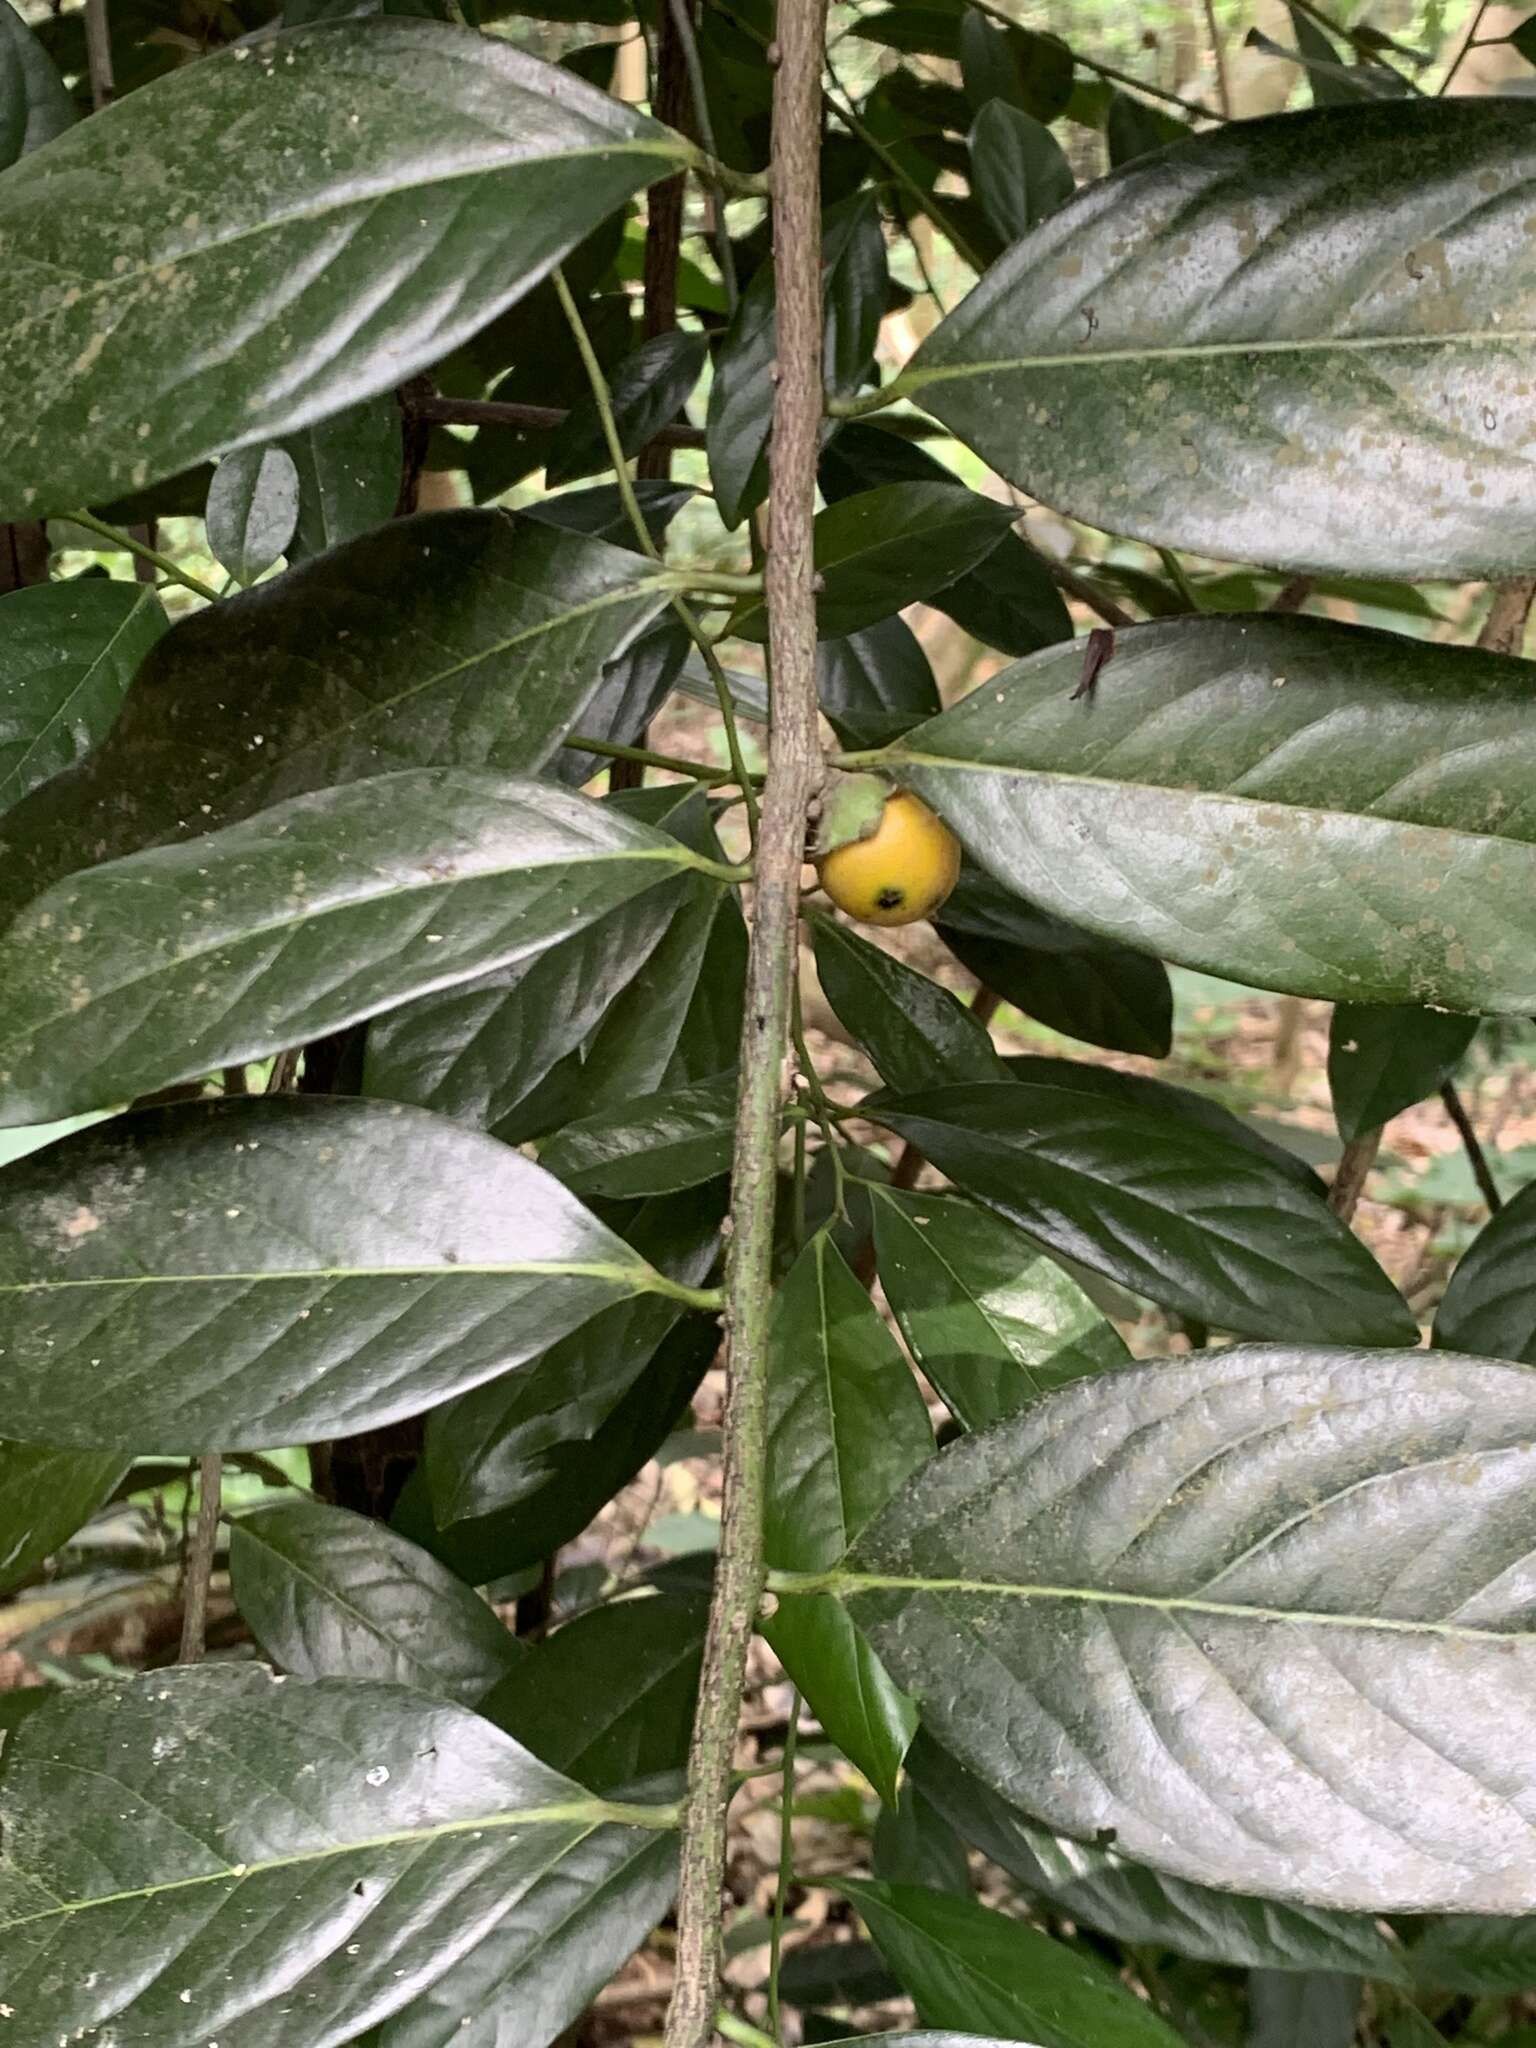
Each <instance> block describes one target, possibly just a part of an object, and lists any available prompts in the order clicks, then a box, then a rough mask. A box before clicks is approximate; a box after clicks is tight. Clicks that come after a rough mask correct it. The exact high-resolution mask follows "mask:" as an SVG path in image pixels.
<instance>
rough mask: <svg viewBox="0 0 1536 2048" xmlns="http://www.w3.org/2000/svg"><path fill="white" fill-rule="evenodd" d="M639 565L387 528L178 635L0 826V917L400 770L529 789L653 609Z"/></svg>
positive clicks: (210, 613)
mask: <svg viewBox="0 0 1536 2048" xmlns="http://www.w3.org/2000/svg"><path fill="white" fill-rule="evenodd" d="M665 602H666V592H665V589H664V587H663V586H662V585H661V583H660V582H659V581H658V578H657V576H656V572H655V568H654V565H653V564H651V563H649V562H647V561H646V560H645V559H644V558H643V557H641V556H639V555H635V554H630V553H627V552H625V551H624V550H622V549H618V548H612V547H608V546H606V545H605V544H604V543H602V542H601V541H595V540H577V539H574V538H572V537H571V536H570V535H568V534H563V533H557V532H555V531H553V530H552V529H551V528H550V527H549V526H548V525H546V524H544V523H542V522H535V521H531V520H520V519H513V518H512V517H511V516H510V515H508V514H507V513H504V512H434V513H428V514H425V515H423V516H422V517H421V518H419V519H412V520H403V521H400V522H399V523H397V524H395V525H392V526H389V527H386V528H384V529H383V530H382V531H379V532H377V533H372V534H369V535H367V536H366V537H364V538H363V539H360V540H357V541H354V542H352V543H351V544H349V545H347V546H344V547H342V548H340V549H338V550H336V551H335V552H334V553H331V554H328V555H326V556H324V557H323V558H322V559H320V560H317V561H312V562H307V563H305V564H304V565H303V566H302V567H300V568H298V569H293V570H290V571H289V572H288V573H287V574H286V575H285V576H281V577H279V578H277V579H276V580H275V581H274V582H272V583H269V584H264V585H263V586H262V587H261V588H260V589H258V590H253V591H249V592H247V593H245V594H244V595H242V596H240V597H235V598H230V599H227V600H226V601H225V602H224V603H222V604H218V605H210V606H209V607H208V608H207V609H206V610H204V611H202V612H199V613H198V614H196V616H194V617H192V618H189V619H185V620H183V621H181V622H180V623H179V624H178V625H177V626H176V627H175V629H174V630H173V631H172V632H170V633H168V634H167V635H166V636H165V641H164V644H163V645H162V646H161V647H159V648H157V649H156V651H155V656H154V659H153V661H151V662H148V663H146V664H145V667H144V670H143V673H142V675H141V677H140V679H139V681H138V683H137V686H136V687H135V688H134V689H133V690H131V691H130V693H129V696H128V700H127V703H126V705H125V706H124V709H123V715H122V717H121V718H120V719H119V721H118V723H117V726H116V727H115V729H114V730H113V732H112V734H111V736H110V738H109V739H108V740H107V741H106V742H105V743H104V744H103V745H102V746H101V747H100V748H98V749H97V751H96V752H95V754H94V755H92V757H91V758H90V759H89V760H88V761H87V762H85V763H83V764H82V765H81V767H80V768H79V769H78V770H77V771H75V772H74V773H72V774H70V775H67V776H63V777H60V778H59V779H58V780H57V781H55V782H54V783H53V784H52V785H50V786H49V787H48V788H47V789H45V790H39V791H38V792H37V793H36V794H35V795H34V796H33V797H31V798H30V799H29V800H28V802H27V804H26V805H25V807H24V808H20V809H18V810H17V812H16V814H15V816H14V817H13V818H8V819H6V820H5V822H4V827H3V838H0V856H3V858H0V905H3V906H5V907H6V908H7V909H9V908H13V907H16V906H19V905H20V904H21V903H23V902H25V901H26V900H27V899H28V898H29V897H30V896H32V895H35V894H36V893H37V892H38V891H39V890H41V889H43V888H46V887H47V885H48V884H49V883H50V882H53V881H57V880H58V879H59V878H60V877H61V876H63V875H66V874H71V873H73V872H74V871H75V870H76V869H77V868H79V866H80V865H81V860H82V849H83V848H88V849H89V854H90V857H91V858H93V859H95V860H109V859H112V858H115V857H116V856H117V855H119V854H124V853H133V852H136V851H138V849H139V848H140V847H144V846H153V845H156V844H159V843H161V842H163V841H167V840H177V839H186V838H189V837H191V836H192V835H193V834H194V833H197V832H204V831H208V830H211V829H212V828H213V827H215V826H218V825H222V824H227V823H230V822H231V821H232V820H234V819H237V818H243V817H247V816H249V815H250V813H251V812H253V811H258V810H262V809H264V808H265V807H266V806H267V805H269V804H272V803H276V802H278V801H280V800H281V799H282V798H284V797H290V796H298V795H301V794H303V793H305V792H307V791H309V790H323V789H329V788H332V787H334V786H335V785H336V784H337V783H343V782H352V781H356V780H357V779H359V778H360V777H363V776H368V775H376V774H378V773H379V772H380V771H381V770H384V769H389V768H400V767H464V768H496V769H501V770H504V771H506V772H508V773H511V774H520V775H531V774H533V773H535V772H536V771H537V770H538V769H539V768H541V767H542V766H543V765H544V763H545V762H546V761H547V760H548V759H549V758H550V756H551V754H552V753H553V752H554V749H555V747H556V746H557V745H558V743H559V741H560V740H561V739H563V738H564V736H565V734H566V733H567V732H568V731H569V730H570V729H571V727H572V726H573V725H574V724H575V723H576V722H577V721H578V720H579V718H580V716H581V714H582V712H583V711H584V709H585V708H586V706H587V704H588V703H589V701H590V700H591V698H592V696H593V693H594V692H595V691H596V690H597V688H598V686H599V683H600V680H601V678H602V675H603V671H604V668H605V666H606V665H607V663H608V662H610V661H611V660H612V659H613V658H614V656H615V655H617V654H619V653H620V652H621V651H622V650H623V649H624V648H625V647H626V646H627V645H628V644H629V643H630V641H631V640H632V639H633V637H634V636H635V635H636V634H637V633H638V632H640V631H641V629H642V628H643V627H644V626H645V625H646V624H647V623H648V622H649V621H650V620H651V619H653V618H654V617H655V616H656V614H657V613H658V612H659V611H660V610H661V608H662V606H663V605H664V604H665Z"/></svg>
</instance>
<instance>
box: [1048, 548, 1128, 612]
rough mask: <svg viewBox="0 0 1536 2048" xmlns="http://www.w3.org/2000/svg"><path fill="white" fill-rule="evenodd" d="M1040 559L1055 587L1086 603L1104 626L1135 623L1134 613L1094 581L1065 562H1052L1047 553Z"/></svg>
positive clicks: (1081, 602)
mask: <svg viewBox="0 0 1536 2048" xmlns="http://www.w3.org/2000/svg"><path fill="white" fill-rule="evenodd" d="M1041 560H1042V561H1043V562H1044V563H1045V566H1046V568H1047V569H1048V570H1049V571H1050V576H1051V581H1052V582H1053V583H1054V584H1055V586H1056V588H1057V589H1058V590H1060V591H1064V592H1065V593H1066V595H1067V596H1068V597H1075V598H1076V599H1077V601H1078V603H1079V604H1085V605H1087V607H1088V609H1089V611H1091V612H1095V613H1097V615H1098V616H1099V617H1100V618H1101V619H1102V620H1103V621H1104V623H1105V625H1106V626H1115V627H1120V626H1134V625H1135V624H1136V623H1137V622H1136V617H1135V614H1134V613H1132V612H1128V611H1127V610H1126V609H1125V607H1124V606H1123V605H1119V604H1116V602H1115V600H1114V599H1113V598H1112V597H1110V596H1109V595H1108V594H1107V593H1106V592H1105V591H1102V590H1100V589H1099V587H1098V585H1097V584H1096V583H1090V582H1089V581H1088V580H1087V578H1086V577H1084V576H1079V575H1078V573H1077V571H1076V570H1075V569H1069V568H1068V567H1067V565H1066V563H1065V562H1053V561H1052V560H1051V559H1050V557H1049V556H1048V555H1042V556H1041Z"/></svg>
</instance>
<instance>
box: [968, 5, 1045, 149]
mask: <svg viewBox="0 0 1536 2048" xmlns="http://www.w3.org/2000/svg"><path fill="white" fill-rule="evenodd" d="M960 69H961V73H962V75H963V76H964V79H965V94H966V98H967V99H968V100H969V101H970V102H971V105H972V106H973V107H976V108H978V109H980V108H982V107H984V106H985V105H986V104H987V102H988V101H989V100H995V99H1000V100H1006V101H1007V102H1008V103H1009V104H1010V105H1011V106H1015V107H1019V108H1021V109H1022V110H1023V112H1024V113H1026V114H1031V115H1033V116H1034V118H1035V119H1036V120H1038V121H1054V120H1055V119H1056V117H1057V116H1058V114H1064V113H1065V112H1066V110H1067V102H1068V100H1069V99H1070V98H1071V95H1072V71H1073V64H1072V53H1071V51H1070V50H1069V49H1068V48H1067V46H1066V44H1065V43H1064V42H1062V41H1061V40H1060V38H1059V37H1057V36H1051V35H1037V34H1036V33H1035V32H1034V31H1033V30H1031V29H1026V28H1019V27H1017V26H1014V25H1012V24H1010V25H1009V26H1008V27H1006V28H1005V27H1003V26H1001V25H1000V24H999V23H997V22H996V21H994V20H993V19H992V18H991V17H990V16H989V15H985V14H983V13H981V11H980V10H979V9H978V8H975V7H968V8H967V9H966V10H965V13H964V15H963V16H962V18H961V22H960Z"/></svg>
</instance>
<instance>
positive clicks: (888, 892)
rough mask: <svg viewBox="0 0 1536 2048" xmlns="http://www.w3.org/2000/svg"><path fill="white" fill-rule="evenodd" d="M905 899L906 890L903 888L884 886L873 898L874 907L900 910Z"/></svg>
mask: <svg viewBox="0 0 1536 2048" xmlns="http://www.w3.org/2000/svg"><path fill="white" fill-rule="evenodd" d="M906 900H907V892H906V890H905V889H893V888H890V887H886V888H884V889H882V890H881V891H880V893H879V895H878V896H877V897H876V898H875V908H876V909H877V910H900V908H901V906H902V905H903V903H905V902H906Z"/></svg>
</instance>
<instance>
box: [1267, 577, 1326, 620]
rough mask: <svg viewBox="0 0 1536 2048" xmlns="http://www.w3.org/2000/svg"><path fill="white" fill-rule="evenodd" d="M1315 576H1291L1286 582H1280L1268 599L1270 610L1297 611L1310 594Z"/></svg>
mask: <svg viewBox="0 0 1536 2048" xmlns="http://www.w3.org/2000/svg"><path fill="white" fill-rule="evenodd" d="M1316 581H1317V578H1316V577H1315V576H1293V577H1292V578H1291V579H1290V581H1289V582H1288V583H1282V584H1281V586H1280V588H1279V589H1278V590H1277V591H1276V592H1275V595H1274V597H1273V598H1272V599H1271V600H1270V606H1269V609H1270V610H1271V611H1272V612H1299V611H1300V610H1301V608H1302V606H1303V605H1304V604H1305V603H1306V601H1307V599H1308V598H1309V597H1310V596H1311V595H1312V587H1313V585H1314V584H1315V583H1316Z"/></svg>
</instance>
